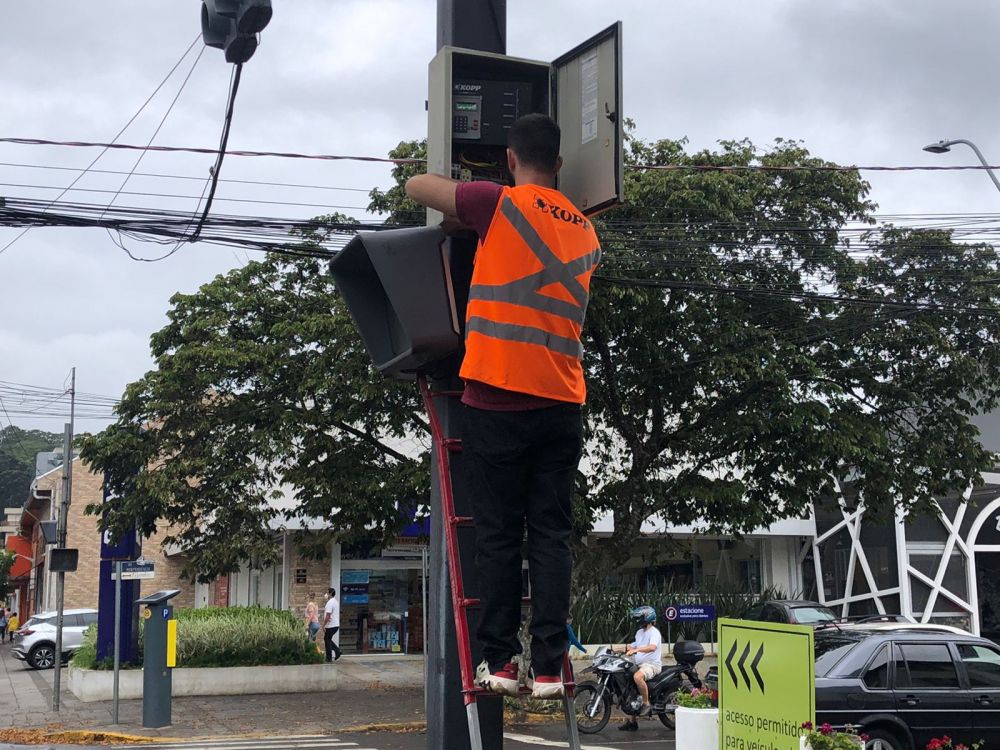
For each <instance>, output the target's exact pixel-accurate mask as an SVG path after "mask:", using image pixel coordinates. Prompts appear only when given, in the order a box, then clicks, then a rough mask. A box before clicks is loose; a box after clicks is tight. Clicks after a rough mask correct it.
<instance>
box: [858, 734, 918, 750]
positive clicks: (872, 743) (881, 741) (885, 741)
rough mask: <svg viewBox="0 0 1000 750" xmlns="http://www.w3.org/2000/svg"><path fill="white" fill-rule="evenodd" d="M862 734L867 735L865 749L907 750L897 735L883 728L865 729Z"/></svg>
mask: <svg viewBox="0 0 1000 750" xmlns="http://www.w3.org/2000/svg"><path fill="white" fill-rule="evenodd" d="M864 734H867V735H868V742H866V743H865V750H907V748H906V747H905V746H904V745H903V743H902V742H900V740H899V737H897V736H896V735H894V734H893V733H892V732H889V731H886V730H885V729H866V730H864Z"/></svg>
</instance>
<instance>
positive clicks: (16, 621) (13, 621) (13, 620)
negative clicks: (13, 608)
mask: <svg viewBox="0 0 1000 750" xmlns="http://www.w3.org/2000/svg"><path fill="white" fill-rule="evenodd" d="M19 627H21V620H20V618H19V617H18V616H17V612H15V613H14V614H12V615H11V616H10V617H8V618H7V640H8V641H9V642H11V643H13V642H14V633H15V632H17V629H18V628H19Z"/></svg>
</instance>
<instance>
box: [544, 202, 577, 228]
mask: <svg viewBox="0 0 1000 750" xmlns="http://www.w3.org/2000/svg"><path fill="white" fill-rule="evenodd" d="M534 207H535V208H537V209H538V210H539V211H541V212H542V213H543V214H549V215H550V216H553V217H555V218H557V219H559V220H560V221H565V222H566V223H567V224H579V225H581V226H583V227H584V228H589V227H590V222H589V221H587V220H586V219H585V218H583V217H582V216H580V214H577V213H573V212H572V211H567V210H566V209H565V208H562V207H561V206H557V205H556V204H555V203H546V202H545V200H544V199H543V198H535V203H534Z"/></svg>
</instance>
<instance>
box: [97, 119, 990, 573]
mask: <svg viewBox="0 0 1000 750" xmlns="http://www.w3.org/2000/svg"><path fill="white" fill-rule="evenodd" d="M422 154H423V144H421V143H417V142H409V143H403V144H400V146H399V147H398V148H397V149H396V150H395V151H394V152H393V153H392V155H393V156H394V157H397V158H407V157H411V156H416V157H419V156H420V155H422ZM627 159H628V162H629V163H630V164H631V165H633V166H639V165H643V166H645V167H656V168H643V169H632V170H629V171H628V172H627V173H626V175H627V177H626V183H625V198H626V204H625V205H624V206H623V207H621V208H619V209H617V210H615V211H613V212H609V213H608V214H606V215H605V216H603V217H601V218H600V219H599V220H598V231H599V233H600V235H601V237H602V244H603V245H604V248H605V260H604V263H603V267H602V269H601V271H600V278H598V279H597V280H595V284H594V294H593V298H592V302H591V309H590V312H589V316H588V324H587V327H586V329H585V342H584V343H585V347H586V351H587V355H586V361H585V366H586V369H587V371H588V380H589V388H590V395H589V400H588V407H587V423H588V440H587V454H586V460H585V462H584V464H583V465H582V471H581V481H580V491H579V493H578V502H577V526H578V532H579V535H580V537H581V539H582V538H583V536H584V534H585V533H586V531H587V530H589V528H590V527H591V525H592V523H593V521H594V519H595V518H596V517H597V516H598V515H599V514H605V513H608V514H611V516H612V517H613V518H614V522H615V532H614V534H613V535H612V537H611V538H610V539H609V540H606V541H603V542H602V543H601V544H597V545H581V548H580V554H581V557H580V560H581V565H580V568H579V570H580V577H581V578H582V579H583V581H587V580H590V579H593V578H597V577H600V576H601V575H604V574H605V573H606V571H607V570H609V569H612V568H614V567H617V566H619V565H620V564H621V563H622V562H623V561H624V560H625V559H627V557H628V555H629V547H630V545H631V543H632V542H633V541H634V540H635V538H636V537H637V535H638V534H639V533H640V528H641V525H642V524H643V522H644V521H645V520H647V519H660V520H662V521H664V522H666V523H674V524H677V523H699V524H701V525H703V526H704V527H706V528H709V529H712V530H716V531H725V532H729V533H744V532H747V531H749V530H751V529H753V528H755V527H758V526H766V525H768V524H769V523H771V522H773V521H775V520H777V519H780V518H785V517H790V516H795V515H799V514H801V513H803V512H805V511H806V510H807V509H808V507H809V506H810V504H812V503H820V504H821V503H824V502H827V501H828V498H829V497H830V495H831V493H832V490H833V486H834V482H835V481H840V482H845V481H849V480H850V481H853V482H854V483H855V487H856V488H857V489H858V490H859V491H860V492H862V493H863V496H864V498H865V501H866V503H867V504H868V506H869V508H871V509H873V510H874V511H882V512H885V513H888V512H890V511H891V510H892V509H893V508H895V507H902V508H904V509H910V510H920V509H925V508H927V507H928V506H929V503H930V501H931V498H932V497H933V496H934V495H938V494H944V493H947V492H951V491H954V490H956V489H961V488H964V487H965V486H966V485H967V484H968V483H969V482H974V481H976V480H977V479H978V477H979V473H980V472H981V471H982V470H983V469H984V468H986V467H987V466H988V464H989V461H990V456H988V455H987V453H986V452H985V451H984V450H983V449H982V448H981V446H980V445H979V443H978V442H977V439H976V431H975V429H974V428H973V427H972V426H971V425H970V424H969V421H968V419H969V416H970V415H971V414H973V413H975V412H977V411H985V410H989V409H992V408H994V407H995V406H996V404H997V387H998V386H997V385H996V384H997V383H1000V379H998V378H997V372H998V367H1000V360H998V357H1000V354H998V348H997V347H996V346H995V344H996V341H997V310H998V300H997V292H996V287H995V284H990V283H984V282H987V281H988V280H990V279H992V278H993V277H995V276H996V273H997V265H998V259H997V256H996V253H995V251H994V250H993V248H992V247H990V246H987V245H975V246H968V245H963V244H958V243H955V242H954V241H953V240H952V238H951V236H950V235H949V234H948V233H947V232H944V231H940V232H917V231H909V230H905V229H891V228H890V229H888V230H884V231H883V230H876V229H871V230H870V232H869V233H867V234H862V233H860V232H858V231H856V230H851V231H848V227H849V225H856V226H858V227H862V228H863V227H865V226H866V225H867V224H870V223H871V214H872V211H873V210H874V205H873V204H872V203H871V202H870V201H869V200H868V185H867V184H866V183H865V182H864V181H863V180H862V179H861V178H860V176H859V175H858V174H857V172H854V171H850V170H840V169H835V168H834V167H835V165H832V164H830V163H828V162H824V161H822V160H820V159H817V158H815V157H813V156H811V155H810V154H809V153H808V151H807V150H806V149H805V148H803V147H802V146H801V145H800V144H798V143H796V142H788V141H778V142H776V143H775V144H773V145H772V146H771V147H770V148H769V149H767V150H761V149H759V148H757V147H755V146H754V145H753V144H751V143H749V142H746V141H738V142H726V143H722V144H721V145H720V147H719V149H718V150H716V151H703V152H699V153H694V154H689V153H687V151H686V150H685V144H684V143H683V142H678V141H668V140H663V141H657V142H652V143H650V142H644V141H641V140H639V139H636V138H630V140H629V148H628V152H627ZM803 167H805V169H803ZM417 170H419V166H418V165H413V164H404V165H400V166H399V167H397V168H396V170H395V171H394V176H395V177H396V179H397V185H396V186H395V187H393V188H392V189H391V190H388V191H385V192H381V191H373V193H372V196H371V197H372V206H373V209H377V210H379V211H383V212H384V211H389V212H391V221H392V222H393V223H398V224H407V223H414V218H415V215H414V213H413V212H414V211H416V207H415V206H413V205H412V204H410V203H408V202H405V200H404V196H403V193H402V191H401V189H400V185H401V184H402V182H403V181H404V180H405V178H406V177H407V176H409V175H410V174H412V173H414V172H415V171H417ZM317 226H321V227H322V226H326V227H327V229H326V230H317V231H330V230H329V227H331V226H332V224H330V223H329V222H327V223H326V224H324V223H323V222H322V221H320V222H318V224H317ZM302 239H303V246H302V249H304V250H306V251H308V250H309V249H310V247H314V245H315V243H316V241H317V240H318V239H321V237H320V236H311V237H304V238H302ZM325 271H326V269H325V267H324V266H323V265H322V264H321V263H320V262H319V261H317V260H315V259H311V258H301V257H283V256H275V255H272V256H268V257H267V258H266V259H264V260H262V261H258V262H254V263H251V264H249V265H247V266H246V267H244V268H242V269H237V270H235V271H232V272H230V273H229V274H226V275H224V276H220V277H217V278H216V279H215V280H213V281H212V282H211V283H209V284H207V285H205V286H204V287H202V288H201V289H200V290H199V291H198V292H197V293H195V294H193V295H177V296H175V297H174V299H173V303H172V304H173V307H172V309H171V311H170V313H169V323H168V325H167V326H166V327H165V328H164V329H163V330H161V331H159V332H158V333H156V334H154V336H153V338H152V351H153V355H154V357H155V364H156V366H155V369H154V370H152V371H151V372H150V373H148V374H147V375H146V376H144V378H143V379H141V380H140V381H138V382H137V383H134V384H132V385H131V386H129V388H128V389H127V390H126V393H125V396H124V398H123V401H122V404H121V406H120V408H119V413H120V414H121V417H120V419H119V420H118V422H117V423H116V424H115V425H113V426H112V427H111V428H109V429H108V430H106V431H105V432H104V433H102V434H101V435H98V436H95V437H93V438H91V439H89V440H87V441H86V442H85V444H84V458H85V459H86V460H88V461H90V462H91V463H92V464H94V465H95V466H97V467H98V468H101V469H103V470H104V471H106V472H107V474H108V477H109V481H110V483H111V487H112V489H114V490H116V492H118V493H119V494H120V495H121V497H120V498H119V499H117V500H116V501H115V502H113V503H112V504H110V505H108V506H106V507H105V508H104V511H103V512H104V514H105V517H104V518H103V519H102V522H103V523H104V524H106V525H111V526H112V527H118V528H124V527H125V525H127V523H129V522H131V520H133V519H137V520H138V521H139V522H140V524H141V526H142V527H143V528H144V529H145V530H147V531H148V530H151V529H152V526H153V524H154V523H155V520H156V519H157V518H165V519H167V520H168V521H170V522H171V523H172V524H174V527H175V528H176V529H177V533H176V537H177V541H179V542H180V543H181V544H182V545H183V546H184V547H185V548H187V549H188V550H189V554H190V556H191V557H190V559H191V561H192V566H193V568H194V569H196V570H198V571H199V572H201V573H202V574H203V575H206V576H209V575H212V574H215V573H220V572H225V571H227V570H233V569H235V567H236V566H237V565H238V564H239V562H240V561H241V560H245V559H256V560H260V561H266V560H268V559H273V557H274V554H275V550H274V547H273V542H272V540H271V535H270V533H269V525H270V524H271V523H273V522H274V521H275V519H276V516H277V515H278V511H277V510H276V509H275V508H274V507H273V503H269V502H268V501H269V499H270V498H269V496H270V494H271V493H272V492H273V491H274V488H275V487H284V488H286V489H287V490H288V494H289V495H290V496H291V498H292V499H291V503H290V504H289V505H290V512H291V513H292V514H296V515H301V516H311V517H319V518H323V519H326V520H327V521H328V522H329V524H330V527H331V528H332V529H335V530H336V531H335V533H336V534H338V535H340V536H341V537H347V538H351V537H352V536H358V535H374V536H375V537H376V539H377V540H383V541H384V540H389V539H391V538H392V537H393V535H394V534H395V532H396V529H397V528H398V525H399V523H400V522H401V520H402V515H403V514H402V513H401V512H400V509H399V507H397V504H396V503H397V501H399V500H413V499H419V498H423V497H425V496H426V493H427V487H428V483H429V475H428V462H427V457H426V456H427V454H426V449H427V442H428V441H427V433H426V425H425V423H424V421H423V417H422V415H421V412H420V408H419V404H418V401H417V399H416V392H415V388H414V387H413V385H412V384H408V383H397V382H392V381H387V380H385V379H383V378H382V377H381V376H380V375H378V374H377V373H376V372H375V371H374V369H373V368H372V367H371V365H370V364H369V362H368V357H367V355H366V353H365V352H364V350H363V348H362V346H361V344H360V341H359V339H358V337H357V334H356V333H355V330H354V327H353V324H352V323H351V321H350V318H349V316H348V314H347V312H346V309H345V308H344V306H343V303H342V301H341V300H340V299H339V298H338V297H337V295H336V293H335V291H334V289H333V288H332V285H331V283H330V280H329V277H328V276H327V275H326V272H325ZM883 301H890V302H892V304H889V305H886V304H879V303H880V302H883ZM140 428H143V429H140Z"/></svg>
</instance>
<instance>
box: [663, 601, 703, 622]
mask: <svg viewBox="0 0 1000 750" xmlns="http://www.w3.org/2000/svg"><path fill="white" fill-rule="evenodd" d="M663 616H664V617H665V618H667V622H711V621H712V620H714V619H715V605H714V604H673V605H671V606H669V607H667V608H666V609H665V610H663Z"/></svg>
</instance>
